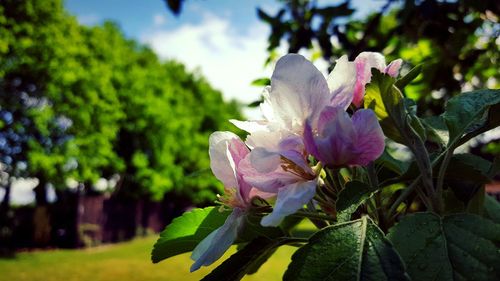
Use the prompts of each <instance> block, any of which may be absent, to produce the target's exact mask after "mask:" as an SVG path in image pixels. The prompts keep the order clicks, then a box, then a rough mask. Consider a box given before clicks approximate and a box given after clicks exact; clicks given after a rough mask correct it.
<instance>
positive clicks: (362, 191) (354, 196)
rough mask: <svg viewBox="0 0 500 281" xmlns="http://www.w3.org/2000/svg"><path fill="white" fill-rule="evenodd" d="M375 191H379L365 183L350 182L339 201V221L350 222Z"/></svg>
mask: <svg viewBox="0 0 500 281" xmlns="http://www.w3.org/2000/svg"><path fill="white" fill-rule="evenodd" d="M375 191H377V190H376V189H373V188H372V187H371V186H369V185H367V184H365V183H363V182H360V181H350V182H348V183H347V184H346V186H345V188H344V189H342V191H341V192H340V193H339V198H338V199H337V204H336V208H337V220H338V221H339V222H346V221H349V220H350V219H351V215H352V214H353V213H354V212H355V211H356V209H358V207H359V206H360V205H361V204H363V203H364V202H365V201H366V200H367V199H368V198H370V197H371V195H372V194H373V193H374V192H375Z"/></svg>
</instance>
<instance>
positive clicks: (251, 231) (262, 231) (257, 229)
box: [235, 214, 286, 243]
mask: <svg viewBox="0 0 500 281" xmlns="http://www.w3.org/2000/svg"><path fill="white" fill-rule="evenodd" d="M261 220H262V215H253V214H248V215H247V216H246V219H245V224H244V225H243V226H242V229H241V230H240V231H239V234H238V238H237V239H236V242H235V243H245V242H249V241H252V240H253V239H255V238H257V237H260V236H262V237H267V238H268V239H273V238H277V237H282V236H286V235H285V232H284V231H283V230H282V229H281V228H280V227H263V226H262V225H261V224H260V221H261Z"/></svg>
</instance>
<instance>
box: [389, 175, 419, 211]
mask: <svg viewBox="0 0 500 281" xmlns="http://www.w3.org/2000/svg"><path fill="white" fill-rule="evenodd" d="M421 177H422V176H418V177H417V178H416V179H415V180H414V181H413V182H412V183H411V184H410V185H409V186H408V187H406V188H405V189H404V190H403V192H402V193H401V195H400V196H399V197H398V199H396V201H395V202H394V203H393V204H392V206H391V208H390V209H389V215H388V217H389V218H391V217H392V216H393V215H394V214H395V213H396V211H397V209H398V207H399V205H400V204H401V203H403V201H404V200H406V198H407V197H408V196H410V194H411V193H412V192H413V191H414V190H415V188H416V187H417V186H418V182H419V181H420V178H421Z"/></svg>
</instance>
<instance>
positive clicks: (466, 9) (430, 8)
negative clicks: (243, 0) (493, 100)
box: [257, 0, 500, 115]
mask: <svg viewBox="0 0 500 281" xmlns="http://www.w3.org/2000/svg"><path fill="white" fill-rule="evenodd" d="M380 7H381V8H380V10H372V11H370V12H372V14H370V15H368V16H366V17H364V18H359V17H356V16H354V15H356V14H357V13H356V12H357V10H360V9H361V8H360V7H359V5H356V3H354V1H351V0H346V1H341V3H318V2H317V1H303V0H287V1H281V5H280V9H279V10H278V11H277V12H276V14H275V15H272V14H269V13H267V12H266V11H265V10H264V9H258V11H257V15H258V16H259V18H260V19H261V21H262V22H264V23H265V24H267V25H268V26H269V27H270V29H271V33H270V35H269V37H268V50H269V59H268V62H269V61H272V60H273V59H274V57H276V55H275V52H276V50H277V49H278V48H279V47H281V46H283V44H284V43H286V45H287V47H288V52H289V53H297V52H299V51H300V50H302V49H310V50H312V52H313V53H318V52H319V53H320V54H321V55H322V56H323V58H324V59H325V60H326V61H327V62H329V63H333V62H334V61H335V60H336V59H338V58H339V57H340V56H342V55H344V54H347V55H348V56H349V58H350V59H351V60H352V59H354V58H355V57H356V56H357V55H358V54H359V53H361V52H363V51H367V50H369V51H375V52H381V53H383V54H384V55H386V56H387V57H388V58H389V59H396V58H402V59H403V60H404V61H405V62H406V63H408V64H409V65H410V66H417V67H418V66H419V65H421V64H424V66H423V67H422V69H423V70H424V71H423V72H422V75H420V76H419V78H418V79H416V80H415V81H413V82H412V83H410V84H408V87H407V88H406V89H405V94H406V95H407V96H408V97H410V98H414V99H416V100H418V103H419V106H420V109H419V110H420V112H421V113H425V115H431V114H432V113H433V114H439V113H441V112H442V111H443V102H442V100H441V99H439V98H435V97H432V95H431V93H432V92H434V91H439V92H441V93H442V95H443V98H444V99H447V98H450V97H452V96H454V95H456V94H458V93H460V92H461V90H462V87H464V86H465V85H467V87H469V88H472V89H482V88H486V87H489V88H498V81H500V74H499V72H498V71H497V70H498V66H497V61H498V59H499V53H498V46H497V43H496V41H495V40H496V38H497V37H498V36H497V35H498V34H497V33H498V27H497V19H498V16H499V10H498V5H497V3H496V1H495V0H485V1H451V2H450V1H434V0H428V1H415V0H405V1H392V0H386V1H382V3H381V5H380ZM442 15H446V16H442ZM332 38H334V40H332ZM403 72H405V69H403ZM492 77H493V78H494V80H493V79H490V78H492ZM402 82H403V81H401V83H402ZM402 84H403V83H402ZM402 84H401V85H398V86H403V85H402ZM404 84H406V82H405V83H404ZM401 88H402V87H401Z"/></svg>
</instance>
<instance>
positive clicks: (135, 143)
mask: <svg viewBox="0 0 500 281" xmlns="http://www.w3.org/2000/svg"><path fill="white" fill-rule="evenodd" d="M0 3H1V4H2V5H1V6H0V34H2V35H4V36H2V38H0V83H1V86H2V87H1V93H2V96H1V97H2V98H1V100H0V102H1V103H0V110H1V114H0V118H1V123H0V143H6V144H5V145H1V147H0V149H2V152H3V153H2V159H0V162H1V163H2V167H6V168H7V169H9V170H8V175H9V177H10V179H13V178H14V177H19V176H20V177H36V178H38V180H39V184H38V186H37V187H36V191H37V192H36V194H37V196H36V199H37V208H42V207H43V206H45V205H46V204H47V200H46V192H47V189H46V188H47V186H48V184H51V185H53V186H54V187H55V189H56V190H57V191H58V194H59V195H62V193H61V192H59V191H64V190H66V189H67V185H66V182H67V180H68V179H72V180H76V181H77V182H79V183H81V185H80V186H81V187H83V189H81V188H79V189H78V194H79V193H80V192H82V191H84V192H87V193H92V192H95V190H94V187H93V185H94V183H95V182H96V181H97V180H98V179H100V178H109V177H112V176H114V175H120V178H121V180H120V183H121V184H120V185H119V188H117V190H116V192H115V194H116V195H120V196H125V197H129V198H135V199H137V198H146V199H148V200H149V199H151V200H160V199H162V198H163V196H164V195H165V193H166V192H172V193H176V194H182V195H183V196H186V197H187V198H188V199H189V200H191V201H192V202H194V203H196V204H206V203H207V202H208V201H209V200H210V201H211V200H212V199H213V198H214V195H215V193H216V192H219V191H220V188H221V187H220V186H219V184H218V183H216V181H215V180H214V179H213V177H212V176H211V175H209V174H208V173H204V172H203V171H205V170H208V155H207V153H206V151H207V149H208V144H207V139H208V135H209V132H211V131H212V130H214V129H223V128H225V127H226V128H227V127H228V126H229V123H227V122H226V119H228V118H230V117H231V118H238V117H239V110H238V107H239V105H237V104H236V103H234V102H232V103H225V102H224V101H223V99H222V96H221V93H220V92H218V91H216V90H214V89H212V88H211V87H210V85H209V84H208V83H207V82H206V81H205V80H204V79H203V78H202V77H201V76H200V75H199V74H192V73H188V72H187V71H186V70H185V69H184V67H183V66H182V65H181V64H179V63H176V62H162V61H160V60H159V59H158V57H157V56H156V55H155V54H154V53H153V52H152V51H151V50H150V49H148V48H147V47H145V46H142V45H139V44H138V43H136V42H134V41H133V40H128V39H126V38H125V37H124V35H123V34H122V32H121V31H120V30H119V28H118V27H117V25H116V24H113V23H105V24H104V25H102V26H95V27H85V26H81V25H79V24H78V22H77V21H76V19H75V18H74V17H72V16H70V15H69V14H68V13H67V12H66V11H65V10H64V8H63V5H62V2H61V1H59V0H50V1H39V0H30V1H23V2H22V3H18V2H17V1H11V0H3V1H1V2H0ZM200 105H202V106H200ZM194 112H196V114H193V113H194ZM7 152H8V153H7ZM185 175H191V176H190V177H186V176H185ZM8 182H10V181H8ZM8 188H9V186H8V185H7V186H6V190H7V191H8V190H9V189H8ZM194 190H204V192H205V193H204V194H205V195H201V196H200V195H198V193H196V192H194ZM6 193H7V194H8V192H6ZM202 194H203V193H202ZM4 198H5V199H4V201H6V204H4V205H6V206H8V205H9V204H8V198H9V196H5V197H4ZM44 214H45V217H48V214H47V213H46V212H45V211H44Z"/></svg>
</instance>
